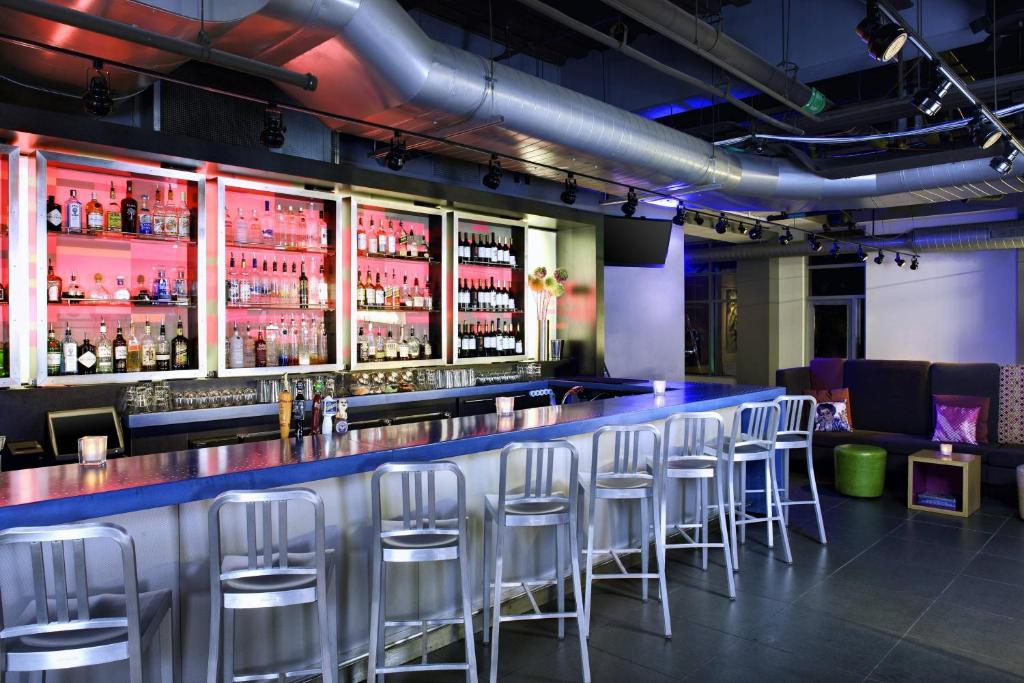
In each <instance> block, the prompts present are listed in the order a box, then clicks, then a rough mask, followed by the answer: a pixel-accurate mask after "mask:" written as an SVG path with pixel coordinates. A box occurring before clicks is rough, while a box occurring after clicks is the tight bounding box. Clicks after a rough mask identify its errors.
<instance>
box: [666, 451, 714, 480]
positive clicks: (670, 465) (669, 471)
mask: <svg viewBox="0 0 1024 683" xmlns="http://www.w3.org/2000/svg"><path fill="white" fill-rule="evenodd" d="M715 467H716V461H715V459H714V458H708V459H707V460H701V459H699V458H697V457H682V456H680V457H678V458H671V459H669V460H668V461H667V462H666V463H665V468H666V476H669V477H680V478H691V477H692V478H701V477H707V478H708V479H710V478H712V477H714V476H715Z"/></svg>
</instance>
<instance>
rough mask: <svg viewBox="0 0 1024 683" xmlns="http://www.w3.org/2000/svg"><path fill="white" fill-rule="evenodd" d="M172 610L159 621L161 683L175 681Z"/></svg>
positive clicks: (173, 682) (172, 682)
mask: <svg viewBox="0 0 1024 683" xmlns="http://www.w3.org/2000/svg"><path fill="white" fill-rule="evenodd" d="M173 615H174V610H173V609H172V610H170V611H168V612H167V614H166V615H165V616H164V618H163V621H162V622H160V651H159V652H160V680H161V681H163V683H175V680H174V670H175V669H176V668H177V667H176V666H175V661H176V659H175V656H174V631H175V628H174V624H173V622H174V616H173Z"/></svg>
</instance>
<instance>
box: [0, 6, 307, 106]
mask: <svg viewBox="0 0 1024 683" xmlns="http://www.w3.org/2000/svg"><path fill="white" fill-rule="evenodd" d="M0 7H6V8H8V9H11V10H14V11H16V12H21V13H23V14H28V15H31V16H34V17H39V18H40V19H47V20H49V21H55V22H58V23H61V24H66V25H68V26H74V27H76V28H80V29H83V30H85V31H91V32H93V33H99V34H101V35H105V36H109V37H111V38H117V39H119V40H125V41H128V42H131V43H138V44H139V45H144V46H146V47H150V48H154V49H157V50H163V51H165V52H169V53H171V54H176V55H181V56H182V57H188V58H189V59H194V60H196V61H199V62H206V63H208V64H213V65H215V66H219V67H223V68H225V69H231V70H232V71H238V72H240V73H245V74H249V75H252V76H258V77H260V78H266V79H269V80H272V81H276V82H278V83H283V84H286V85H291V86H294V87H298V88H301V89H303V90H310V91H311V90H316V88H317V78H316V76H314V75H313V74H311V73H298V72H295V71H290V70H288V69H283V68H281V67H279V66H273V65H272V64H266V63H264V62H260V61H257V60H255V59H249V58H247V57H242V56H240V55H236V54H232V53H230V52H225V51H223V50H217V49H214V48H212V47H210V46H208V45H201V44H199V43H193V42H190V41H188V40H182V39H180V38H174V37H172V36H166V35H163V34H160V33H156V32H154V31H149V30H147V29H144V28H140V27H138V26H133V25H131V24H125V23H122V22H120V21H114V20H113V19H107V18H106V17H103V16H100V15H98V14H86V13H85V12H79V11H78V10H75V9H71V8H70V7H64V6H62V5H56V4H52V3H50V2H45V1H44V0H0Z"/></svg>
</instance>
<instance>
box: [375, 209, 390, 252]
mask: <svg viewBox="0 0 1024 683" xmlns="http://www.w3.org/2000/svg"><path fill="white" fill-rule="evenodd" d="M377 252H378V253H379V254H380V255H381V256H387V255H388V254H389V253H390V252H389V251H388V231H387V230H385V228H384V219H383V218H382V219H381V220H380V226H379V227H378V228H377Z"/></svg>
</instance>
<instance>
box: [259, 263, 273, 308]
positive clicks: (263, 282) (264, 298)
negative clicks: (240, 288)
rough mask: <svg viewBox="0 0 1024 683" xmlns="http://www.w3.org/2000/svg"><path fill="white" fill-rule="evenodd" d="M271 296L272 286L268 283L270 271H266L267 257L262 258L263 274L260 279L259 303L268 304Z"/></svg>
mask: <svg viewBox="0 0 1024 683" xmlns="http://www.w3.org/2000/svg"><path fill="white" fill-rule="evenodd" d="M272 295H273V284H272V283H271V281H270V271H269V270H267V257H266V256H264V257H263V274H262V276H261V277H260V302H261V303H270V302H271V301H272V298H271V297H272Z"/></svg>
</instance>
